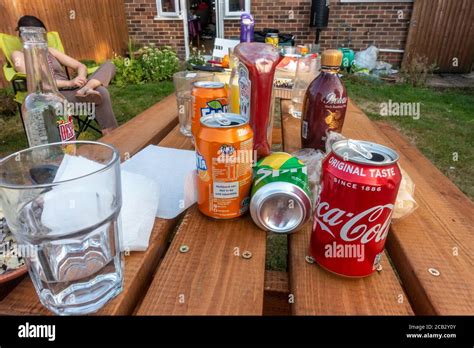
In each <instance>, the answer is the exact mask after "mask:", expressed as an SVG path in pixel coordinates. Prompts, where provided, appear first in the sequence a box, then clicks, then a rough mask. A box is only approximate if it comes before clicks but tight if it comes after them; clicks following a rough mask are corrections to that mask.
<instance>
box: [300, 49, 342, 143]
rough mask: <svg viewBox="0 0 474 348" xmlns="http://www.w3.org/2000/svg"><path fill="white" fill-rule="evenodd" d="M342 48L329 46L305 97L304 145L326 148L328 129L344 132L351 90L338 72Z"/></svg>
mask: <svg viewBox="0 0 474 348" xmlns="http://www.w3.org/2000/svg"><path fill="white" fill-rule="evenodd" d="M341 63H342V52H341V51H338V50H326V51H324V52H323V53H322V56H321V73H320V74H319V75H318V77H316V78H315V79H314V80H313V82H311V84H310V85H309V87H308V89H307V91H306V93H305V97H304V100H303V112H302V113H303V115H302V124H301V145H302V147H303V148H313V149H316V150H322V151H325V143H326V132H327V131H336V132H341V130H342V125H343V123H344V118H345V116H346V108H347V92H346V88H345V87H344V84H343V83H342V81H341V79H340V78H339V76H338V71H339V67H340V66H341Z"/></svg>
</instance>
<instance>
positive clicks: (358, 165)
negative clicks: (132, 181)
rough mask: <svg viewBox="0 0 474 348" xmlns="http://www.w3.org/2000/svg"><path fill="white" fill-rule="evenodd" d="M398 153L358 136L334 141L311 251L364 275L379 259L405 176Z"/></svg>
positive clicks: (326, 264) (335, 267)
mask: <svg viewBox="0 0 474 348" xmlns="http://www.w3.org/2000/svg"><path fill="white" fill-rule="evenodd" d="M397 162H398V154H397V153H396V152H395V151H393V150H392V149H390V148H388V147H386V146H383V145H379V144H375V143H371V142H367V141H358V140H341V141H337V142H335V143H334V144H333V145H332V151H331V153H329V154H328V156H326V158H325V159H324V161H323V163H322V172H321V190H320V194H319V197H318V201H317V203H316V208H315V211H314V220H313V232H312V234H311V243H310V254H311V256H312V257H313V258H314V259H315V260H316V262H317V263H318V264H319V265H321V266H322V267H323V268H325V269H327V270H329V271H331V272H333V273H336V274H340V275H344V276H349V277H364V276H368V275H370V274H372V273H373V272H374V271H375V270H376V269H377V268H378V267H379V265H380V262H381V258H382V253H383V250H384V246H385V240H386V238H387V234H388V231H389V227H390V221H391V218H392V212H393V208H394V206H395V200H396V197H397V193H398V188H399V186H400V182H401V172H400V168H399V167H398V164H397Z"/></svg>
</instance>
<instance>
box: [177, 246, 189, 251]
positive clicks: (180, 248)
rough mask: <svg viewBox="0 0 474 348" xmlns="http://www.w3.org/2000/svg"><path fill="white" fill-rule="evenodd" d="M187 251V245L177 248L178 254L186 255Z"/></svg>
mask: <svg viewBox="0 0 474 348" xmlns="http://www.w3.org/2000/svg"><path fill="white" fill-rule="evenodd" d="M188 251H189V247H188V246H187V245H181V246H180V247H179V252H180V253H187V252H188Z"/></svg>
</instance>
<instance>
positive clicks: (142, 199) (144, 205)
mask: <svg viewBox="0 0 474 348" xmlns="http://www.w3.org/2000/svg"><path fill="white" fill-rule="evenodd" d="M103 167H104V165H103V164H101V163H97V162H94V161H91V160H89V159H87V158H84V157H77V156H70V155H65V156H64V158H63V160H62V162H61V165H60V166H59V168H58V171H57V173H56V176H55V178H54V181H55V182H58V181H64V180H68V179H72V178H77V177H78V176H81V175H86V174H89V173H91V172H93V171H97V170H99V169H101V168H103ZM121 179H122V208H121V212H120V216H119V219H118V223H119V224H120V223H121V226H122V227H121V228H119V230H120V232H121V238H120V239H121V249H122V250H130V251H133V250H140V251H142V250H146V248H147V247H148V243H149V239H150V234H151V231H152V228H153V224H154V221H155V213H156V210H157V207H158V201H159V191H158V190H159V189H158V185H157V184H156V183H155V182H153V181H152V180H150V179H148V178H146V177H144V176H142V175H139V174H135V173H130V172H127V171H125V170H123V168H122V171H121ZM106 180H109V178H108V177H107V176H106V175H93V176H90V177H87V178H84V179H83V180H82V181H81V184H80V186H79V185H77V186H72V187H70V186H71V185H68V187H67V192H62V191H61V190H66V188H64V187H62V186H58V187H55V188H53V190H51V191H50V192H48V193H46V194H45V195H44V207H43V212H42V215H41V222H42V224H43V225H44V226H46V227H49V228H51V229H54V230H56V231H58V230H64V226H67V230H68V231H75V230H82V229H83V228H85V227H88V226H87V225H88V222H89V221H90V222H96V223H97V222H100V221H102V220H104V219H105V218H107V217H108V216H107V215H109V214H110V210H108V209H101V207H107V206H110V205H111V204H113V203H112V200H113V199H114V195H113V193H112V192H111V193H110V195H107V192H104V187H106V185H105V182H106ZM96 192H101V197H100V199H101V202H100V204H99V203H98V202H97V199H98V198H97V195H96ZM64 197H70V198H71V199H69V200H64ZM103 200H110V202H104V201H103ZM71 203H72V204H71Z"/></svg>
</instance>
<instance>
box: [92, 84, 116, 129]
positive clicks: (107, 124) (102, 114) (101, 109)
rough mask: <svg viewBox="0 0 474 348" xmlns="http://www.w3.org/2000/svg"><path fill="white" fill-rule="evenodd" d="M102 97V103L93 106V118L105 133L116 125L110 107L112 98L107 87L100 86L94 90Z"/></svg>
mask: <svg viewBox="0 0 474 348" xmlns="http://www.w3.org/2000/svg"><path fill="white" fill-rule="evenodd" d="M96 91H97V92H98V93H100V95H101V97H102V103H101V104H100V105H96V107H95V118H96V120H97V122H98V123H99V125H100V127H101V130H102V134H104V135H106V134H108V133H110V132H111V131H112V130H113V129H115V128H117V127H118V124H117V120H116V119H115V114H114V111H113V109H112V100H111V99H110V94H109V91H108V90H107V88H105V87H103V86H100V87H98V88H97V90H96Z"/></svg>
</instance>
